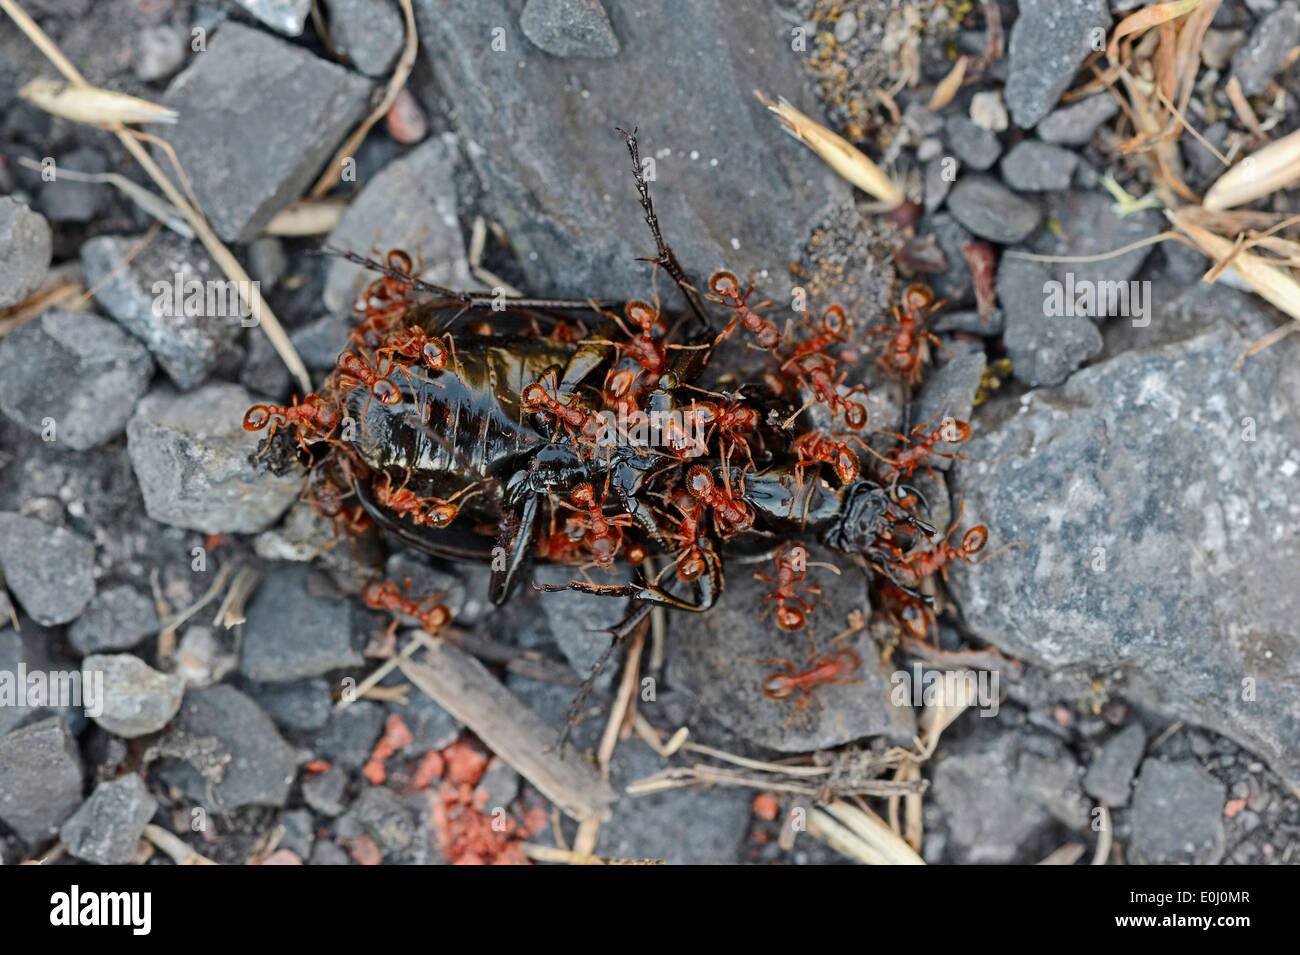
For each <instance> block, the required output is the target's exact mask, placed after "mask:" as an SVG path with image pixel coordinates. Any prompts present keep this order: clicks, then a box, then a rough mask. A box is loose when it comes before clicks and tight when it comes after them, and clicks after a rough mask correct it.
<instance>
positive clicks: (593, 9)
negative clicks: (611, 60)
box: [519, 0, 618, 57]
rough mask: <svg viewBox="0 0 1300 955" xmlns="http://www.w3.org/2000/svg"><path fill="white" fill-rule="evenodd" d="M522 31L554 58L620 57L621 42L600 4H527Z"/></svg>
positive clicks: (551, 0)
mask: <svg viewBox="0 0 1300 955" xmlns="http://www.w3.org/2000/svg"><path fill="white" fill-rule="evenodd" d="M519 28H520V29H521V30H523V31H524V36H526V37H528V39H529V40H531V41H532V43H533V45H534V46H536V47H537V48H538V49H541V50H545V51H546V52H547V53H550V54H552V55H553V56H584V57H610V56H617V55H618V38H617V37H616V36H615V35H614V28H613V27H612V26H610V24H609V17H608V15H606V13H605V8H604V6H602V5H601V2H600V0H526V2H525V3H524V11H523V13H521V14H520V15H519Z"/></svg>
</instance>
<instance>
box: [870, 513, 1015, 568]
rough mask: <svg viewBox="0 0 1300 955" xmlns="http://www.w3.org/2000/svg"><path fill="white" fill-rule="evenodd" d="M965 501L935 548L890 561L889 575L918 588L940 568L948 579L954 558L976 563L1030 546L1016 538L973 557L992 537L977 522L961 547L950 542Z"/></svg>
mask: <svg viewBox="0 0 1300 955" xmlns="http://www.w3.org/2000/svg"><path fill="white" fill-rule="evenodd" d="M965 503H966V502H965V500H964V499H963V500H962V502H961V504H959V505H958V506H957V517H956V519H955V520H954V521H953V522H952V526H951V527H949V528H948V533H946V534H944V535H943V540H941V541H940V542H939V543H938V544H937V545H936V546H935V547H933V548H932V549H930V550H922V551H915V552H913V553H912V554H911V555H909V556H907V557H903V558H900V559H897V560H891V561H888V562H887V563H886V570H887V571H888V573H887V576H888V577H889V578H890V579H891V580H894V581H896V582H897V583H900V584H902V585H903V586H904V587H916V586H918V585H919V584H920V583H921V580H922V578H924V577H929V576H930V575H931V574H933V573H935V572H936V571H939V572H940V573H941V574H942V575H943V578H944V580H947V579H948V566H947V565H948V564H950V563H951V562H952V561H954V560H961V561H965V562H966V563H968V564H970V565H972V566H975V565H977V564H982V563H984V561H986V560H988V559H989V558H990V557H995V556H997V555H998V554H1000V553H1002V552H1003V551H1004V550H1007V549H1008V548H1011V547H1028V546H1029V545H1028V544H1026V543H1024V541H1013V542H1012V543H1010V544H1003V545H1002V546H1001V547H999V548H998V549H997V550H995V551H993V552H992V553H989V554H985V555H984V556H983V557H981V558H980V559H979V560H972V559H971V558H972V557H974V556H975V555H976V554H978V553H979V552H980V551H982V550H983V549H984V546H985V545H986V544H987V543H988V540H989V529H988V528H987V527H986V526H984V525H983V524H977V525H976V526H974V527H972V528H971V529H970V530H968V531H967V532H966V533H965V534H964V535H963V536H962V539H961V546H960V547H954V546H953V545H952V544H949V543H948V538H949V537H951V536H952V532H953V531H955V530H956V529H957V525H958V524H960V523H961V515H962V511H963V508H964V507H965Z"/></svg>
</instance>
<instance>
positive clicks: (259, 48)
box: [157, 0, 371, 242]
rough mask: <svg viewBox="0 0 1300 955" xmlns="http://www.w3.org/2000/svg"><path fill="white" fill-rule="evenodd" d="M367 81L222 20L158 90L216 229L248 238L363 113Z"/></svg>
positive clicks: (301, 187) (231, 237) (300, 188)
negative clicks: (173, 114)
mask: <svg viewBox="0 0 1300 955" xmlns="http://www.w3.org/2000/svg"><path fill="white" fill-rule="evenodd" d="M301 6H302V7H303V8H305V7H306V0H302V2H301ZM370 87H371V84H370V82H369V81H368V80H365V79H363V78H362V77H360V76H357V75H356V74H355V73H352V72H351V71H349V70H346V69H344V68H343V67H341V66H337V65H335V64H333V63H329V62H326V61H325V60H322V59H320V58H319V57H316V56H313V55H312V54H310V53H308V52H307V51H306V50H304V49H303V48H301V47H298V46H293V45H291V44H289V43H286V42H284V41H283V40H279V39H276V38H275V37H272V36H269V35H268V34H266V33H263V32H262V31H261V30H255V29H252V28H250V27H246V26H243V25H242V24H239V23H234V22H227V23H225V24H223V25H222V27H221V29H220V30H218V31H217V33H216V35H215V36H213V37H212V39H211V40H210V41H209V43H208V51H207V52H206V53H204V54H203V55H202V56H197V57H195V58H194V59H193V60H192V61H191V63H190V65H189V66H188V67H187V68H186V69H185V71H184V72H183V73H181V74H180V75H179V76H177V77H176V78H175V79H174V80H172V82H171V84H170V85H169V86H168V87H167V93H166V95H165V96H164V97H163V102H164V105H166V106H169V107H171V108H172V109H174V110H176V111H177V112H178V113H179V114H180V120H179V121H178V122H177V123H176V125H175V127H173V128H172V129H171V130H170V131H169V134H168V137H167V138H168V141H169V142H171V143H172V145H173V146H174V147H175V149H176V153H177V155H178V157H179V158H180V163H181V166H182V168H184V169H185V171H186V173H187V174H188V176H189V178H190V181H191V182H192V183H193V186H194V192H195V195H196V196H197V197H198V200H199V205H200V206H201V207H202V209H203V211H204V212H205V213H206V214H207V217H208V219H209V221H210V222H211V223H212V226H213V228H214V229H215V230H216V231H217V233H218V234H219V235H220V236H221V237H222V238H223V239H225V240H226V241H228V242H233V241H239V242H244V241H248V240H250V239H253V238H255V237H256V236H257V234H258V233H259V232H261V230H262V227H263V226H264V225H266V223H267V222H269V221H270V219H271V217H272V216H273V215H275V213H276V212H278V211H279V210H280V209H282V208H283V207H284V206H286V205H288V204H289V202H291V201H292V200H294V199H296V198H298V197H299V196H300V195H301V194H302V193H303V192H304V191H305V190H306V188H307V186H308V185H310V184H311V181H312V179H313V178H314V177H315V176H316V175H317V174H318V173H319V172H320V168H321V166H323V165H324V164H325V162H326V160H328V159H329V158H330V157H331V156H332V155H333V153H334V150H335V149H336V148H337V147H338V145H339V144H340V143H341V142H342V141H343V138H344V137H345V136H346V135H347V134H348V133H349V132H350V131H351V130H352V128H353V127H354V126H355V125H356V123H357V121H358V120H359V119H360V118H361V116H362V114H363V113H364V112H365V110H366V107H367V105H368V96H369V93H370ZM249 143H257V148H255V149H251V148H249V145H248V144H249ZM157 158H158V161H159V162H166V160H165V158H164V157H163V156H162V155H161V154H159V155H158V156H157Z"/></svg>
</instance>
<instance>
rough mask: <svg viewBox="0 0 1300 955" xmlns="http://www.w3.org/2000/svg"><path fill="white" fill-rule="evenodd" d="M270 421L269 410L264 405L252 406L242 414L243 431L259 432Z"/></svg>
mask: <svg viewBox="0 0 1300 955" xmlns="http://www.w3.org/2000/svg"><path fill="white" fill-rule="evenodd" d="M270 421H271V409H270V408H268V407H267V406H266V405H253V407H251V408H249V409H248V411H247V412H245V414H244V430H245V431H261V430H262V429H263V428H265V427H266V426H267V425H268V424H269V423H270Z"/></svg>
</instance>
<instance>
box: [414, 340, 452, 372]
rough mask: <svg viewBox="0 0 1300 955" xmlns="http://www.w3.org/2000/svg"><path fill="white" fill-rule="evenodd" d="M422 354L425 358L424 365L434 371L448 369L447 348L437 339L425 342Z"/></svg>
mask: <svg viewBox="0 0 1300 955" xmlns="http://www.w3.org/2000/svg"><path fill="white" fill-rule="evenodd" d="M420 353H421V354H422V355H423V356H424V363H425V364H426V365H428V366H429V367H430V368H432V369H433V370H434V371H442V370H443V369H444V368H446V367H447V346H446V345H444V344H443V343H442V342H440V341H438V340H437V339H434V340H433V341H428V342H425V343H424V348H422V349H421V350H420Z"/></svg>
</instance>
